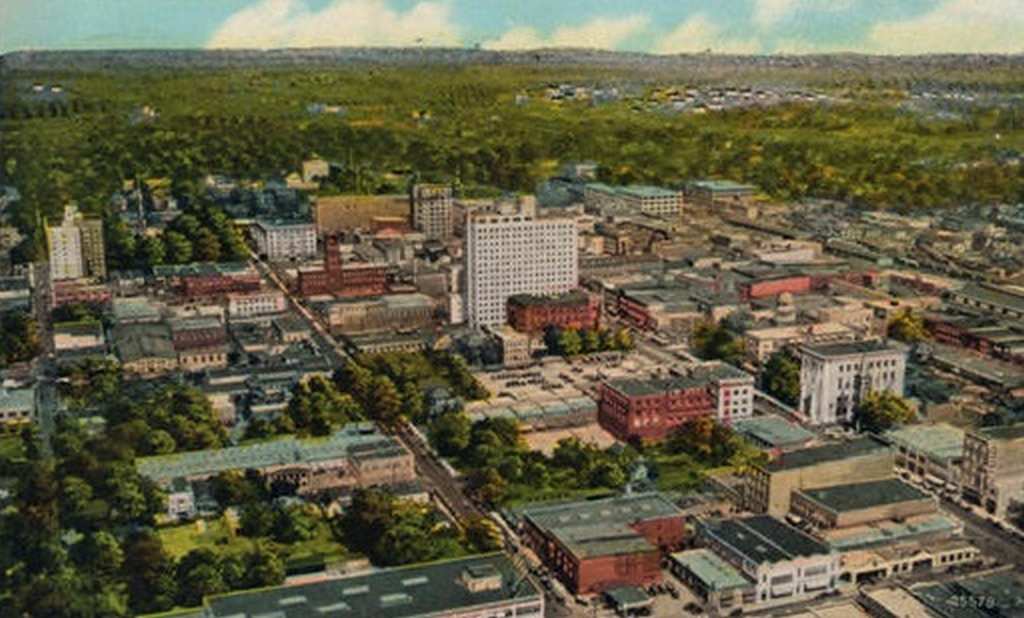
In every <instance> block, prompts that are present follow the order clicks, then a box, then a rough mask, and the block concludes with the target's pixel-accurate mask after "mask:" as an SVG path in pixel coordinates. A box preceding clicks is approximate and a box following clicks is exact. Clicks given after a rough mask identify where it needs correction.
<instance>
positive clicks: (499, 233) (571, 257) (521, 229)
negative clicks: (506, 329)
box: [466, 206, 579, 328]
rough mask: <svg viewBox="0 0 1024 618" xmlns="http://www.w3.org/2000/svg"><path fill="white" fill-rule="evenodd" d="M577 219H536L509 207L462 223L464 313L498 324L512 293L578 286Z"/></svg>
mask: <svg viewBox="0 0 1024 618" xmlns="http://www.w3.org/2000/svg"><path fill="white" fill-rule="evenodd" d="M577 236H578V233H577V227H576V221H575V220H573V219H564V218H550V219H548V218H538V217H536V216H534V215H533V214H532V213H531V210H530V209H528V208H522V207H519V208H516V207H513V206H509V207H505V208H502V209H501V210H500V211H499V212H497V213H493V212H492V213H487V212H479V213H473V214H470V215H469V218H468V220H467V222H466V317H467V319H468V320H469V323H470V325H471V326H473V327H477V328H479V327H482V326H491V327H494V326H501V325H502V324H505V322H506V309H505V307H506V303H507V301H508V298H509V297H510V296H513V295H515V294H557V293H561V292H568V291H569V290H572V289H574V288H576V287H577V285H578V284H579V255H578V254H577V251H576V243H577Z"/></svg>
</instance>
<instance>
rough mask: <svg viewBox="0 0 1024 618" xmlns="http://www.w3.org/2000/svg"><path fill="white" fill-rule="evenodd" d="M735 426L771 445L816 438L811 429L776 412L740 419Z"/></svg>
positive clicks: (779, 445)
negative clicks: (775, 413)
mask: <svg viewBox="0 0 1024 618" xmlns="http://www.w3.org/2000/svg"><path fill="white" fill-rule="evenodd" d="M733 428H734V429H735V430H736V431H737V432H739V433H741V434H744V435H747V436H750V437H752V438H754V439H755V440H758V441H760V442H761V443H763V444H767V445H769V446H771V447H784V446H792V445H795V444H803V443H805V442H807V441H809V440H811V439H813V438H814V434H813V433H811V432H810V431H807V430H806V429H804V428H803V427H801V426H800V425H797V424H796V423H794V422H792V421H787V420H786V419H784V418H782V417H781V416H775V415H774V414H772V415H767V416H756V417H754V418H748V419H740V420H738V421H735V422H734V423H733Z"/></svg>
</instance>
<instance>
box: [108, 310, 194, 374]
mask: <svg viewBox="0 0 1024 618" xmlns="http://www.w3.org/2000/svg"><path fill="white" fill-rule="evenodd" d="M111 339H112V343H113V347H114V351H115V353H116V354H117V358H118V360H120V361H121V369H122V370H123V371H124V372H125V373H128V374H132V375H135V376H139V377H152V376H155V375H162V374H165V373H168V372H171V371H174V370H175V369H177V368H178V353H177V351H176V350H175V349H174V343H173V341H172V340H171V329H170V328H169V327H168V326H167V324H164V323H162V322H158V323H149V322H145V323H137V324H119V325H117V326H115V327H114V328H113V331H112V335H111Z"/></svg>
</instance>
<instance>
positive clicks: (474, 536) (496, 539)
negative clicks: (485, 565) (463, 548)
mask: <svg viewBox="0 0 1024 618" xmlns="http://www.w3.org/2000/svg"><path fill="white" fill-rule="evenodd" d="M463 533H464V534H465V535H466V542H467V543H469V545H470V546H471V547H472V548H473V549H474V550H475V551H477V552H480V553H487V552H492V551H498V550H499V549H501V548H502V547H503V546H504V544H505V542H504V541H505V539H504V537H503V536H502V534H501V529H500V528H498V526H497V524H495V523H494V522H493V521H491V520H490V519H488V518H486V517H471V518H470V519H469V520H467V521H466V524H465V528H464V532H463Z"/></svg>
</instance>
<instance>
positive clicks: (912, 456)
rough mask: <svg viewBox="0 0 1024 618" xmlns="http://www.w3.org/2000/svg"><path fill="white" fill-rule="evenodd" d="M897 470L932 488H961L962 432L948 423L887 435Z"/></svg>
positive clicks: (921, 426) (925, 425)
mask: <svg viewBox="0 0 1024 618" xmlns="http://www.w3.org/2000/svg"><path fill="white" fill-rule="evenodd" d="M884 438H885V439H886V440H888V441H889V442H890V443H891V444H892V446H893V448H894V449H895V451H896V468H897V470H904V471H906V472H907V473H909V474H911V475H913V476H914V477H916V478H918V479H919V480H921V481H924V482H927V483H930V484H932V485H935V486H938V485H947V486H948V485H952V486H955V487H957V488H959V486H960V466H961V464H962V463H963V456H964V430H963V429H960V428H959V427H954V426H952V425H949V424H947V423H934V424H914V425H906V426H904V427H900V428H898V429H893V430H891V431H887V432H886V433H885V435H884Z"/></svg>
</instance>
